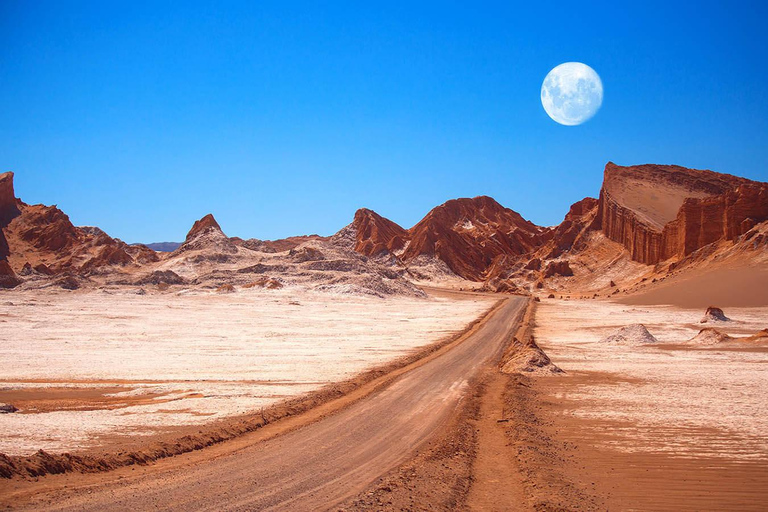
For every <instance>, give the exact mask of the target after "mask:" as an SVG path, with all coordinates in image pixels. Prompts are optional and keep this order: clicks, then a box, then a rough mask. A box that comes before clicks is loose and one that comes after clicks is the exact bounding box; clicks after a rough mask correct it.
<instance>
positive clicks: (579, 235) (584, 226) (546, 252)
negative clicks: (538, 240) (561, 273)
mask: <svg viewBox="0 0 768 512" xmlns="http://www.w3.org/2000/svg"><path fill="white" fill-rule="evenodd" d="M598 204H599V201H598V200H597V199H595V198H592V197H585V198H584V199H582V200H581V201H578V202H576V203H574V204H572V205H571V208H570V210H568V213H567V214H566V215H565V218H564V219H563V222H561V223H560V224H559V225H558V226H557V227H555V228H554V230H553V231H552V239H551V240H550V241H549V242H548V243H547V244H546V245H544V246H543V247H542V248H541V249H540V250H539V251H538V253H537V254H539V255H540V257H541V258H544V259H552V258H557V257H559V256H560V255H561V254H563V253H564V252H568V251H570V250H571V249H575V250H580V249H584V248H585V247H586V243H585V242H584V240H583V239H584V235H585V233H586V232H587V231H588V230H590V229H594V221H595V217H596V216H597V210H598Z"/></svg>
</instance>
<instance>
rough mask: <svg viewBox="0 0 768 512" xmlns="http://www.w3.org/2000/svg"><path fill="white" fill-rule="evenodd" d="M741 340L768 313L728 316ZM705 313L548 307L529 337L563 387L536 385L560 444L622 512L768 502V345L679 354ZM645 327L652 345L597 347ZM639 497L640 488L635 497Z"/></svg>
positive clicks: (735, 311)
mask: <svg viewBox="0 0 768 512" xmlns="http://www.w3.org/2000/svg"><path fill="white" fill-rule="evenodd" d="M725 311H726V314H727V316H729V317H730V318H732V319H733V321H732V322H727V323H718V324H717V325H715V326H714V327H716V328H717V329H720V330H722V331H724V332H726V333H728V334H730V335H734V336H743V335H747V334H753V333H754V332H756V331H758V330H760V329H763V328H766V327H768V308H765V307H752V308H728V309H726V310H725ZM703 313H704V310H703V309H681V308H677V307H673V306H650V305H645V306H628V305H624V304H619V303H613V302H604V301H593V300H583V301H577V300H573V301H559V300H558V301H555V300H544V301H543V302H542V303H541V304H540V305H539V308H538V310H537V314H536V328H535V330H534V335H535V336H536V339H537V342H538V343H539V345H540V346H541V347H542V348H543V349H544V350H545V351H546V352H547V354H548V355H549V356H550V357H551V358H552V360H553V362H555V364H557V365H558V366H560V367H561V368H562V369H563V370H565V371H566V372H567V376H565V377H552V378H549V377H545V378H540V379H536V380H537V384H536V385H537V388H538V389H540V390H541V391H542V393H543V397H544V398H543V399H542V403H547V404H548V408H549V410H550V412H551V413H552V414H553V417H554V418H555V420H554V423H555V427H554V428H555V430H556V437H557V439H559V440H560V441H562V442H563V443H565V444H566V445H567V444H575V445H578V446H580V448H581V449H580V451H579V454H578V455H577V456H578V457H580V458H581V460H582V463H583V464H584V467H585V469H584V471H583V473H584V474H585V475H589V476H587V477H586V478H588V479H589V478H591V479H592V482H591V485H592V486H593V489H594V488H595V487H594V486H595V485H596V486H597V491H598V492H600V493H602V494H604V495H605V496H606V497H607V499H608V503H609V504H611V505H613V506H612V507H611V508H618V509H628V508H629V509H640V510H660V509H668V510H669V509H678V510H679V509H688V510H691V509H694V510H716V509H721V510H723V509H733V507H736V508H739V509H745V510H749V509H752V510H757V509H760V508H761V506H762V505H761V503H762V504H763V505H764V503H765V500H766V499H768V490H766V484H768V438H766V436H765V432H766V431H767V430H768V399H767V398H766V394H765V390H766V389H768V364H767V363H768V347H765V346H756V345H754V344H752V345H748V344H738V343H736V344H734V343H724V344H719V345H714V346H706V347H704V346H696V345H691V344H685V341H686V340H688V339H690V338H692V337H693V336H694V335H695V334H696V333H698V331H699V329H701V328H702V327H705V326H712V325H711V324H700V323H699V320H700V319H701V318H702V316H703ZM634 323H642V324H644V325H645V326H646V327H647V328H648V330H649V331H650V333H651V334H652V335H653V336H655V337H656V338H657V339H658V340H659V343H658V344H644V345H641V346H631V345H612V344H607V343H603V342H601V340H602V339H603V338H604V337H606V336H607V335H609V334H613V333H614V332H615V331H616V330H617V329H618V328H620V327H623V326H625V325H628V324H634ZM641 489H645V491H642V490H641Z"/></svg>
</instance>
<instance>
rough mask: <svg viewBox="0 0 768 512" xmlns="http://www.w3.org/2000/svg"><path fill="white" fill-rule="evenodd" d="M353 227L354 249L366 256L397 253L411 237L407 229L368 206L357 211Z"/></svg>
mask: <svg viewBox="0 0 768 512" xmlns="http://www.w3.org/2000/svg"><path fill="white" fill-rule="evenodd" d="M352 227H353V229H354V234H355V247H354V249H355V250H356V251H357V252H359V253H360V254H364V255H365V256H378V255H379V254H381V253H383V252H390V253H395V254H397V253H398V252H399V251H401V250H402V249H403V248H404V247H405V244H406V241H407V240H408V238H409V236H408V232H407V231H406V230H405V229H403V228H402V227H400V226H399V225H397V224H396V223H394V222H392V221H391V220H389V219H385V218H384V217H382V216H381V215H379V214H378V213H376V212H374V211H372V210H369V209H367V208H361V209H359V210H357V211H356V212H355V219H354V220H353V221H352Z"/></svg>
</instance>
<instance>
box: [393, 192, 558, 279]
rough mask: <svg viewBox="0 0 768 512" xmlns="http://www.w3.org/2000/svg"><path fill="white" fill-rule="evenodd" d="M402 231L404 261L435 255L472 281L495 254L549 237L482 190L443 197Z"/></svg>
mask: <svg viewBox="0 0 768 512" xmlns="http://www.w3.org/2000/svg"><path fill="white" fill-rule="evenodd" d="M408 234H409V237H410V243H409V244H408V246H407V247H406V249H405V251H404V252H403V254H402V256H401V258H402V259H403V260H404V261H408V260H411V259H414V258H416V257H418V256H421V255H426V256H435V257H437V258H438V259H440V260H442V261H444V262H445V263H446V264H447V265H448V267H449V268H450V269H451V270H452V271H453V272H454V273H456V274H457V275H459V276H461V277H463V278H465V279H469V280H472V281H479V280H481V279H482V278H483V276H484V274H485V272H486V270H487V269H488V268H489V267H490V266H491V265H492V264H493V262H494V259H496V258H497V257H499V256H515V257H520V256H522V255H525V254H528V253H530V252H532V251H533V250H534V249H536V248H537V247H539V246H540V245H542V244H543V243H544V242H546V241H547V240H548V239H549V238H550V237H551V232H550V230H547V229H545V228H540V227H539V226H536V225H535V224H533V223H532V222H529V221H527V220H525V219H524V218H523V217H522V216H521V215H520V214H519V213H517V212H515V211H512V210H510V209H508V208H504V207H503V206H501V205H500V204H499V203H497V202H496V201H494V200H493V199H491V198H490V197H487V196H480V197H474V198H471V199H466V198H465V199H454V200H451V201H448V202H446V203H444V204H442V205H440V206H438V207H437V208H434V209H433V210H432V211H430V212H429V213H428V214H427V216H426V217H424V219H422V220H421V222H419V223H418V224H416V225H415V226H414V227H412V228H411V229H410V230H409V231H408Z"/></svg>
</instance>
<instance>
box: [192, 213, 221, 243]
mask: <svg viewBox="0 0 768 512" xmlns="http://www.w3.org/2000/svg"><path fill="white" fill-rule="evenodd" d="M211 229H215V230H216V231H221V226H219V223H218V222H216V219H214V218H213V215H212V214H210V213H209V214H208V215H206V216H205V217H203V218H202V219H200V220H197V221H195V223H194V224H193V225H192V229H190V230H189V232H188V233H187V238H186V239H187V241H190V240H192V239H193V238H195V237H197V236H198V235H200V234H201V233H203V232H205V231H208V230H211Z"/></svg>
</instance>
